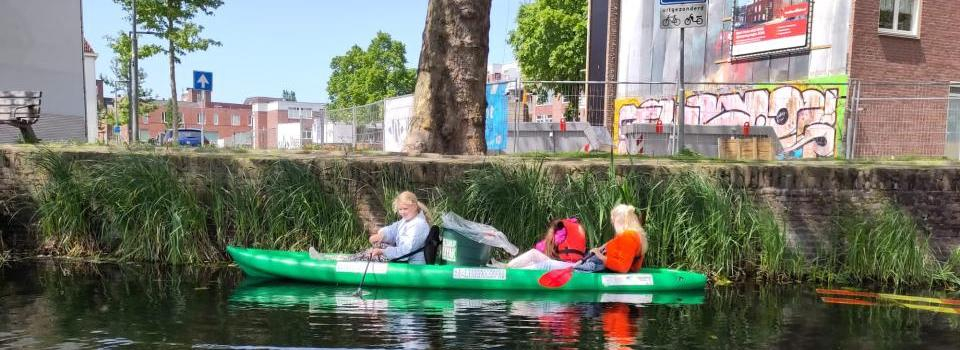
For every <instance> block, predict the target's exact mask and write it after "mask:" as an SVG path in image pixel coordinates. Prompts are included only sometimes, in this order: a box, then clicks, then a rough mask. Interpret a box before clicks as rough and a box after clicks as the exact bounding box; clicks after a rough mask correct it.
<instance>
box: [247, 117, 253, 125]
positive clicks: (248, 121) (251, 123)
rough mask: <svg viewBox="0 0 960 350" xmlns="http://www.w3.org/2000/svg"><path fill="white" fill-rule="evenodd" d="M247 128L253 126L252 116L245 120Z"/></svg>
mask: <svg viewBox="0 0 960 350" xmlns="http://www.w3.org/2000/svg"><path fill="white" fill-rule="evenodd" d="M247 126H253V114H251V115H250V119H247Z"/></svg>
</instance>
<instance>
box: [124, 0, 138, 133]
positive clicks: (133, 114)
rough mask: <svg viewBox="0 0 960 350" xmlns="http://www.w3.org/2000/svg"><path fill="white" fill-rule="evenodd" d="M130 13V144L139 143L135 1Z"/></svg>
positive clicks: (134, 0) (133, 0)
mask: <svg viewBox="0 0 960 350" xmlns="http://www.w3.org/2000/svg"><path fill="white" fill-rule="evenodd" d="M131 9H132V11H131V12H132V13H131V14H130V19H131V22H132V25H133V31H131V32H130V44H131V45H130V46H131V48H132V50H133V53H132V54H133V55H132V56H133V59H132V60H131V61H130V65H131V68H130V86H131V89H130V90H131V91H130V95H131V99H130V121H129V122H128V123H127V130H128V133H129V134H130V142H139V141H140V130H139V129H140V128H139V125H138V124H139V120H138V119H137V108H138V106H137V105H138V102H139V100H140V93H139V91H138V90H139V89H140V87H139V86H137V85H138V83H139V82H140V70H139V67H138V66H139V65H138V64H137V60H138V59H137V55H138V53H139V52H138V51H139V50H138V48H137V0H132V5H131Z"/></svg>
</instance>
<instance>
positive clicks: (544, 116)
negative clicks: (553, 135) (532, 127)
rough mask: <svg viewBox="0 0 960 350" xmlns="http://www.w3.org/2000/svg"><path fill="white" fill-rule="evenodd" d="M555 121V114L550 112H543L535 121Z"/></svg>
mask: <svg viewBox="0 0 960 350" xmlns="http://www.w3.org/2000/svg"><path fill="white" fill-rule="evenodd" d="M552 121H553V116H551V115H549V114H541V115H538V116H537V119H536V120H535V122H537V123H550V122H552Z"/></svg>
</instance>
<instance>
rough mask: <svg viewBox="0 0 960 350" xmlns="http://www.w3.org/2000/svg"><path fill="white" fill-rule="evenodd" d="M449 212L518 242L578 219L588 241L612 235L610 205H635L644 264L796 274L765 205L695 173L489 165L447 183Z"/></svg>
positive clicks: (592, 242)
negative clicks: (641, 217)
mask: <svg viewBox="0 0 960 350" xmlns="http://www.w3.org/2000/svg"><path fill="white" fill-rule="evenodd" d="M445 192H446V196H445V197H446V198H445V201H444V202H445V204H446V205H447V208H446V209H448V210H452V211H454V212H457V213H459V214H461V215H463V216H464V217H467V218H470V219H472V220H475V221H480V222H485V223H489V224H491V225H493V226H494V227H497V228H498V229H500V230H501V231H503V232H504V233H506V234H507V235H508V237H510V239H511V240H512V241H513V242H514V243H515V244H516V245H518V246H520V247H529V246H531V245H532V244H533V243H534V242H536V241H537V240H539V239H540V238H541V236H542V235H543V233H544V232H545V230H546V227H545V226H546V223H547V222H549V221H550V220H551V219H554V218H560V217H567V216H577V217H579V218H580V220H581V222H582V224H583V226H584V228H585V230H586V231H587V234H588V239H589V242H590V245H591V246H599V245H600V244H603V242H605V241H606V240H608V239H610V238H611V237H612V236H613V232H612V228H611V227H610V226H609V221H610V220H609V215H610V214H609V211H610V209H611V208H612V207H613V206H614V205H616V204H618V203H626V204H633V205H634V206H636V207H637V208H638V209H640V210H641V211H643V212H644V213H645V214H646V219H647V223H646V230H647V233H648V235H649V237H650V249H649V251H648V257H649V258H648V259H649V260H647V261H648V263H647V264H648V265H656V266H670V267H676V268H689V269H695V270H701V271H712V272H714V273H719V274H723V275H726V276H734V277H737V276H741V275H746V274H748V273H762V274H763V275H765V276H782V275H785V276H796V275H799V274H800V271H799V266H800V263H799V259H800V258H799V255H797V254H795V253H794V252H793V250H791V249H789V247H788V246H787V243H786V239H785V238H784V232H783V230H782V228H781V227H779V226H778V225H777V222H776V218H775V217H774V216H773V214H772V213H771V212H769V211H768V210H763V209H760V208H759V207H757V206H756V205H754V204H753V203H752V202H751V201H750V200H749V198H747V196H746V193H745V192H744V191H742V190H735V189H732V188H725V187H722V186H720V185H719V184H718V183H717V182H716V181H714V180H712V179H709V178H708V177H707V176H706V175H703V174H699V173H695V172H689V171H688V172H681V173H677V174H669V173H664V174H657V175H653V176H639V175H630V174H627V175H618V174H615V173H614V172H613V171H612V169H611V170H608V171H607V172H606V173H592V172H586V173H580V174H567V175H563V176H561V177H560V179H559V180H557V179H555V178H554V177H553V176H551V175H549V174H548V173H547V172H546V170H545V169H544V167H543V166H542V163H541V164H537V165H533V166H531V165H520V166H506V165H492V166H489V167H484V168H480V169H476V170H471V171H468V172H467V174H466V176H465V177H464V179H463V183H462V184H455V185H452V186H449V187H448V188H446V189H445Z"/></svg>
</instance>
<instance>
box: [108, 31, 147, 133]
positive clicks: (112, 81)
mask: <svg viewBox="0 0 960 350" xmlns="http://www.w3.org/2000/svg"><path fill="white" fill-rule="evenodd" d="M106 39H107V41H108V42H109V43H110V48H111V50H112V51H113V55H114V57H113V59H112V60H111V61H110V71H111V72H112V73H113V77H110V78H108V77H101V78H103V82H104V84H106V85H107V86H110V87H112V88H113V92H114V93H115V94H116V93H118V92H121V91H122V92H123V93H122V95H118V96H117V97H119V98H118V99H117V100H116V101H115V102H114V107H115V108H114V109H113V110H106V109H104V110H101V111H100V122H101V123H104V124H106V125H127V123H128V122H129V120H130V101H129V100H130V98H129V95H130V91H129V87H130V85H129V82H130V79H131V78H132V77H131V74H130V68H131V64H130V63H131V61H132V60H133V53H132V52H131V51H132V49H131V45H132V44H131V42H130V35H129V34H127V33H126V32H118V33H117V36H116V37H109V36H108V37H107V38H106ZM137 46H138V48H139V50H138V56H137V57H138V59H140V60H143V59H144V58H148V57H152V56H154V55H156V54H157V53H159V52H160V47H159V46H157V45H154V44H141V45H137ZM138 71H139V74H138V80H137V81H138V86H139V88H138V89H137V95H138V97H139V99H138V104H137V109H138V112H137V115H147V114H150V112H153V111H154V110H155V109H157V107H156V105H155V104H153V103H150V100H152V98H151V96H152V95H153V91H151V90H150V89H147V88H145V87H144V85H145V84H144V81H146V78H147V74H146V73H145V72H144V71H143V68H139V69H138Z"/></svg>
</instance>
